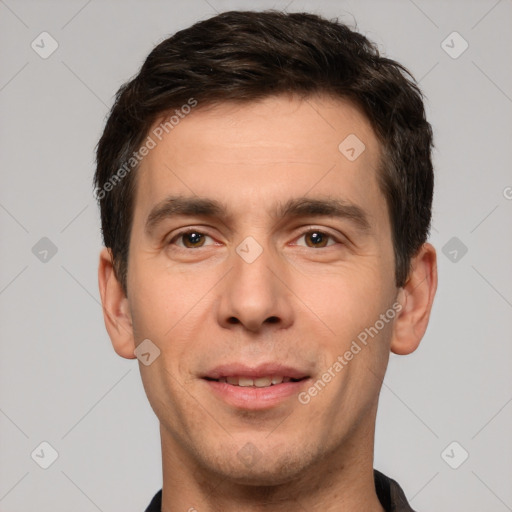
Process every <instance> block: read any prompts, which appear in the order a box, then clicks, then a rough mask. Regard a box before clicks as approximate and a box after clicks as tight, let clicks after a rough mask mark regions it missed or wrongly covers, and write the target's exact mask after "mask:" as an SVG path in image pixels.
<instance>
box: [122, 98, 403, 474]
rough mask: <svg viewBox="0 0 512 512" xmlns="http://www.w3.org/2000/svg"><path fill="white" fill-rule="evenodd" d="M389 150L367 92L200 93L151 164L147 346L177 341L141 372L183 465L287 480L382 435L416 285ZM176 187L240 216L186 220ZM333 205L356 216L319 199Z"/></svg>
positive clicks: (138, 209) (140, 218)
mask: <svg viewBox="0 0 512 512" xmlns="http://www.w3.org/2000/svg"><path fill="white" fill-rule="evenodd" d="M155 126H156V125H155ZM150 133H151V132H150ZM351 134H352V135H351ZM354 135H355V136H356V137H357V139H359V140H360V141H361V142H362V143H364V146H365V149H364V151H362V153H361V154H360V155H359V156H357V155H358V153H359V152H360V151H361V149H362V146H355V143H354V141H356V142H357V139H355V138H354ZM348 136H351V138H349V139H348V142H346V143H345V145H343V144H342V149H341V150H340V149H339V145H340V143H342V141H344V140H345V139H346V138H347V137H348ZM153 138H154V137H153ZM155 140H156V139H155ZM156 141H157V140H156ZM351 148H354V151H352V150H351ZM354 156H356V157H357V158H355V159H354ZM379 161H380V149H379V144H378V142H377V139H376V137H375V134H374V133H373V131H372V129H371V126H370V124H369V122H368V121H367V120H366V119H365V118H364V117H363V116H362V114H361V113H360V111H359V110H358V109H356V108H355V107H354V106H352V105H351V104H350V103H348V102H345V101H339V100H334V99H330V98H327V97H318V98H310V99H308V100H307V101H300V100H298V99H293V100H292V99H289V98H286V97H281V96H279V97H271V98H268V99H265V100H264V101H261V102H254V103H247V104H242V105H234V104H223V105H221V106H217V107H215V108H207V109H201V105H200V104H199V105H198V107H197V108H196V109H195V110H194V111H193V112H192V113H191V114H190V115H189V116H188V117H186V118H185V119H183V120H181V122H180V123H179V124H178V125H177V126H176V127H175V128H174V129H173V130H172V131H170V132H169V134H167V135H165V136H164V137H163V138H162V140H161V141H157V146H156V147H155V148H154V149H152V150H151V151H150V152H149V154H148V155H147V156H146V157H145V159H144V160H143V162H142V164H141V167H140V170H139V171H138V176H137V190H136V197H135V208H134V219H133V227H132V233H131V242H130V249H129V262H128V303H129V309H130V313H131V319H132V323H133V330H134V338H135V343H136V344H137V345H138V344H139V343H141V342H142V341H143V340H144V339H149V340H151V341H152V343H154V344H155V345H156V346H157V347H158V348H159V350H160V351H161V354H160V357H158V358H157V359H156V360H155V361H154V362H153V363H152V364H151V365H149V366H144V365H141V374H142V379H143V382H144V386H145V389H146V393H147V395H148V398H149V400H150V402H151V405H152V407H153V409H154V410H155V412H156V414H157V416H158V418H159V420H160V422H161V427H162V428H161V432H162V442H163V444H164V446H165V447H166V448H167V449H169V450H171V451H172V452H173V453H175V454H176V457H178V458H179V459H180V460H181V463H183V464H189V465H190V466H191V467H194V466H195V467H201V468H203V469H209V470H213V471H215V472H216V473H217V474H221V475H225V476H227V477H229V478H232V479H235V480H238V481H240V482H243V481H247V482H252V483H258V482H259V483H273V484H275V483H278V482H280V481H282V482H285V481H287V480H289V479H290V478H293V477H294V476H295V475H298V474H300V473H301V472H303V471H304V470H305V469H306V468H308V467H311V465H312V464H314V463H317V462H318V463H320V461H321V460H328V459H329V458H325V456H326V455H328V454H330V455H332V454H334V453H336V452H337V453H341V452H344V453H354V450H355V449H356V448H354V447H355V446H358V443H359V444H360V443H361V442H368V443H370V442H373V437H372V436H373V423H374V420H375V414H376V407H377V400H378V394H379V390H380V385H381V379H382V376H383V374H384V372H385V368H386V365H387V361H388V355H389V348H390V342H391V335H392V331H393V321H392V320H391V321H390V320H389V318H390V314H389V311H390V309H391V310H392V305H393V304H394V303H395V301H396V298H397V291H398V290H397V288H396V287H395V275H394V257H393V246H392V241H391V228H390V222H389V217H388V210H387V206H386V201H385V198H384V196H383V194H382V192H381V190H380V189H379V186H378V183H377V173H378V167H379ZM171 196H173V197H177V196H179V197H180V198H182V199H190V200H198V199H207V200H211V201H215V202H218V203H219V204H220V205H222V206H223V207H225V209H226V211H225V212H221V211H217V212H214V213H213V214H206V213H201V212H200V211H199V210H197V212H196V213H194V212H190V211H189V212H188V213H186V212H184V210H181V212H182V213H179V214H176V210H174V211H175V214H174V215H169V214H170V213H171V210H172V208H170V207H167V208H166V205H167V206H170V205H169V203H168V200H169V198H170V197H171ZM299 200H302V209H300V208H295V213H294V214H293V215H292V214H290V212H288V213H289V214H287V215H285V216H282V214H283V209H284V208H285V207H286V206H290V205H293V204H294V203H293V202H294V201H299ZM328 200H330V201H333V200H334V201H337V202H338V203H337V204H338V205H341V206H342V208H341V210H340V213H341V215H340V216H337V215H333V214H332V213H331V214H329V215H325V211H324V212H322V211H321V210H319V209H318V208H316V210H314V209H311V208H310V207H311V206H314V204H313V203H307V201H321V202H322V201H323V202H325V201H328ZM174 204H176V203H174ZM295 206H297V205H296V204H295ZM149 219H151V220H150V221H149V222H148V220H149ZM183 230H185V231H190V232H191V233H189V234H188V235H186V234H185V235H183V234H181V235H180V233H181V232H182V231H183ZM386 312H388V316H387V317H386V318H387V319H388V321H387V322H383V321H382V320H381V321H380V322H377V321H378V320H379V318H381V316H380V315H382V314H386ZM376 322H377V324H376ZM376 325H377V326H378V327H380V328H377V329H376V328H375V326H376ZM371 327H372V328H373V330H371V332H372V334H373V336H369V335H368V331H365V329H369V328H371ZM375 331H378V332H377V333H376V334H375ZM362 332H366V333H367V335H366V338H367V340H366V341H367V342H366V344H363V343H362V342H361V341H360V340H361V339H362V338H364V335H363V336H361V333H362ZM358 336H359V338H358ZM354 341H355V342H356V344H357V346H359V350H357V348H355V345H354V344H353V342H354ZM347 351H352V355H353V357H350V356H348V357H346V356H345V354H346V353H347ZM336 361H338V363H339V365H341V369H340V366H339V365H336V364H335V363H336ZM341 361H344V362H343V363H342V362H341ZM329 369H330V372H329ZM326 372H327V373H329V374H330V376H331V378H330V379H329V378H328V377H326V376H325V374H326ZM238 377H241V379H238ZM282 377H285V381H287V380H289V379H290V378H291V377H294V378H295V379H301V380H299V381H298V382H294V381H290V382H283V383H281V384H279V381H280V380H281V378H282ZM272 378H274V382H276V384H275V385H272V386H269V384H270V382H271V379H272ZM249 379H253V380H252V381H251V380H249ZM224 380H225V381H226V382H223V381H224ZM319 380H320V381H321V382H322V383H323V385H322V384H317V386H316V388H315V389H316V393H315V391H309V390H310V389H311V388H312V387H314V385H315V383H317V382H318V381H319ZM237 384H238V385H237ZM254 384H256V385H254ZM259 386H262V387H259ZM366 448H367V447H366ZM331 458H332V457H331Z"/></svg>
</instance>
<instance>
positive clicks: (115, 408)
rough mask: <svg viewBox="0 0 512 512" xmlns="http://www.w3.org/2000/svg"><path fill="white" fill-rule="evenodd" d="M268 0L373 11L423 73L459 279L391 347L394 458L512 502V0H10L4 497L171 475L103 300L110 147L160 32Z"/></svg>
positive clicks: (61, 504) (436, 482)
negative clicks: (109, 117) (99, 176)
mask: <svg viewBox="0 0 512 512" xmlns="http://www.w3.org/2000/svg"><path fill="white" fill-rule="evenodd" d="M254 7H256V8H259V9H263V8H271V7H275V8H278V9H287V10H288V11H290V12H291V11H301V10H307V11H314V12H318V13H320V14H324V15H326V16H328V17H334V16H339V17H340V19H341V20H343V21H345V22H348V23H349V24H351V25H353V24H354V19H355V20H357V26H358V29H359V30H360V31H361V32H362V33H364V34H366V35H367V36H368V37H370V38H371V39H373V40H374V41H376V42H377V43H378V44H379V47H380V48H381V50H382V51H384V52H385V53H386V54H387V55H388V56H390V57H392V58H396V59H398V60H399V61H401V62H402V63H404V64H405V65H406V66H408V67H409V68H410V69H411V71H412V72H413V74H414V75H415V76H416V77H417V78H418V79H419V80H420V82H421V87H422V89H423V91H424V92H425V94H426V96H427V108H428V115H429V119H430V121H431V123H432V125H433V127H434V130H435V140H436V151H435V155H434V158H435V166H436V177H437V182H436V197H435V204H434V222H433V226H434V228H433V231H432V237H431V241H432V243H433V244H434V245H435V246H436V248H437V249H438V251H439V275H440V285H439V290H438V294H437V298H436V301H435V305H434V310H433V316H432V320H431V323H430V326H429V329H428V331H427V334H426V336H425V338H424V340H423V342H422V344H421V345H420V347H419V349H418V350H417V351H416V352H415V353H413V354H411V355H409V356H406V357H403V356H396V355H392V356H391V361H390V365H389V369H388V373H387V376H386V379H385V381H384V385H383V389H382V393H381V401H380V409H379V414H378V421H377V433H376V447H375V467H376V468H378V469H380V470H381V471H383V472H384V473H386V474H388V475H389V476H391V477H394V478H395V479H397V480H398V481H399V483H400V484H401V485H402V487H403V488H404V490H405V492H406V494H407V496H408V498H409V500H410V502H411V505H412V506H413V507H414V508H415V509H417V510H418V511H420V512H421V511H436V512H448V511H450V512H453V511H455V510H456V511H465V512H470V511H479V512H481V511H482V510H485V511H496V512H501V511H506V510H512V486H511V485H510V482H511V481H512V457H511V454H512V436H511V435H510V433H511V426H512V403H511V402H512V372H511V370H510V368H511V360H512V344H511V334H510V333H511V328H512V265H511V264H510V263H511V261H512V236H511V233H512V231H511V227H512V226H511V224H512V222H511V218H512V215H511V214H512V188H510V187H512V172H511V170H510V165H511V161H512V158H511V157H512V150H511V141H512V138H511V135H512V133H511V132H512V121H511V120H512V115H511V114H512V66H511V62H512V61H511V59H510V55H511V50H512V44H511V43H512V2H511V1H510V0H501V1H496V0H488V1H487V0H485V1H484V0H480V1H476V0H473V1H464V2H462V1H449V2H448V1H444V2H441V1H435V2H434V1H426V0H414V1H412V0H399V1H398V0H397V1H380V2H377V1H368V0H366V1H359V2H356V1H318V2H312V1H309V2H308V1H300V0H295V1H293V2H290V1H289V0H287V1H283V2H280V1H277V0H274V1H270V0H269V1H260V2H258V3H256V2H251V3H249V2H242V1H234V0H233V1H227V0H226V1H221V0H208V1H206V0H190V1H187V2H185V1H176V2H171V1H146V2H143V1H140V0H139V1H124V2H121V1H100V0H91V1H85V0H72V1H66V2H64V1H61V2H58V1H23V0H5V1H1V0H0V44H1V48H2V53H1V71H0V120H1V121H0V130H1V137H0V141H1V142H0V144H1V148H0V149H1V167H0V172H1V173H2V187H1V189H0V228H1V242H2V243H1V250H0V318H1V322H2V323H1V325H2V329H1V333H2V347H1V355H2V357H1V358H0V443H1V444H0V449H1V457H0V510H1V511H2V512H22V511H23V512H27V511H35V510H37V511H38V512H49V511H52V512H56V511H69V510H73V511H74V512H81V511H84V512H86V511H87V512H93V511H97V510H100V511H104V512H107V511H120V510H123V511H134V512H136V511H142V510H144V508H145V507H146V505H147V504H148V502H149V500H150V498H151V497H152V496H153V494H154V492H155V491H156V490H157V489H159V488H160V486H161V468H160V464H161V459H160V445H159V432H158V423H157V420H156V418H155V416H154V415H153V412H152V410H151V408H150V406H149V405H148V403H147V400H146V397H145V395H144V391H143V388H142V384H141V381H140V377H139V372H138V362H137V360H136V359H135V360H131V361H127V360H123V359H121V358H119V357H118V356H117V355H116V354H115V353H114V351H113V349H112V347H111V345H110V340H109V339H108V337H107V334H106V331H105V329H104V325H103V318H102V310H101V307H100V305H99V294H98V290H97V277H96V272H97V261H98V253H99V250H100V247H101V239H100V231H99V216H98V211H97V207H96V204H95V201H94V199H93V197H92V185H91V179H92V174H93V170H94V160H93V150H94V146H95V144H96V142H97V140H98V138H99V136H100V134H101V130H102V127H103V124H104V121H105V116H106V114H107V111H108V108H109V107H110V105H111V104H112V100H113V95H114V93H115V92H116V91H117V89H118V87H119V86H120V85H121V84H122V83H123V82H124V81H125V80H127V79H129V78H130V77H131V76H133V75H134V74H135V73H136V72H137V71H138V68H139V66H140V65H141V64H142V62H143V60H144V58H145V57H146V55H147V54H148V52H149V51H150V50H151V48H152V47H153V46H154V45H155V44H156V43H157V42H159V41H160V40H162V39H163V38H165V37H166V36H168V35H170V34H172V33H173V32H175V31H176V30H178V29H180V28H184V27H186V26H188V25H190V24H191V23H193V22H194V21H197V20H199V19H204V18H206V17H209V16H211V15H213V14H215V12H216V11H218V12H220V11H224V10H230V9H237V8H240V9H246V8H254ZM43 31H46V32H48V33H49V34H51V36H52V37H53V38H54V39H55V40H56V41H57V43H58V48H57V50H56V51H55V52H54V53H53V54H52V55H51V56H49V57H48V58H47V59H43V58H41V57H40V55H39V54H38V53H36V51H34V50H33V49H32V47H31V43H32V41H34V40H35V42H36V43H38V44H39V45H40V46H43V44H44V47H45V49H46V50H48V48H50V42H49V40H48V39H45V42H44V43H41V42H40V41H41V37H39V34H40V33H41V32H43ZM454 31H457V32H458V33H459V34H460V36H461V37H462V38H463V39H464V40H465V41H467V43H468V44H469V47H468V48H467V50H466V51H465V52H464V53H462V54H461V55H457V54H458V53H459V52H460V51H461V50H462V49H463V47H464V41H463V40H462V39H460V38H459V36H456V35H455V36H451V37H448V36H449V35H450V34H452V32H454ZM45 37H46V36H45ZM447 37H448V39H447ZM443 41H445V43H443ZM447 52H448V53H447ZM450 52H451V54H452V55H449V53H450ZM454 55H457V58H453V57H454ZM507 187H509V188H507ZM43 237H47V238H48V239H49V240H51V242H52V244H54V246H55V247H56V249H57V252H56V253H55V254H52V251H51V247H50V246H49V245H48V244H49V243H48V241H47V240H43V241H40V239H41V238H43ZM453 237H456V239H455V240H452V241H451V242H450V240H451V239H452V238H453ZM38 243H39V245H36V244H38ZM446 244H448V245H446ZM462 244H464V246H465V247H467V253H466V254H463V247H464V246H463V245H462ZM34 246H35V249H33V248H34ZM443 247H445V249H444V252H443ZM45 250H48V251H49V252H48V253H45V252H44V251H45ZM454 251H456V252H454ZM445 253H446V254H445ZM43 441H46V442H48V443H50V445H51V446H52V447H53V448H54V449H55V450H56V451H57V452H58V458H57V460H56V461H55V462H54V463H53V464H52V465H51V466H50V467H48V469H42V468H41V467H40V465H41V464H43V465H44V464H45V463H48V462H51V450H50V449H48V448H47V447H46V448H45V446H43V447H40V443H41V442H43ZM453 441H456V442H457V443H458V444H456V445H451V446H449V445H450V444H451V443H452V442H453ZM447 447H448V449H447ZM34 450H35V452H34ZM41 450H42V451H41ZM463 450H465V451H467V452H468V453H469V457H468V458H467V460H465V461H464V462H463V463H461V462H462V461H463V459H464V451H463ZM32 453H34V454H35V455H34V456H33V458H32V457H31V454H32ZM449 464H451V465H452V466H458V468H457V469H453V468H452V467H451V466H450V465H449Z"/></svg>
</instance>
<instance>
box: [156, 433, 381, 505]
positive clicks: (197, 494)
mask: <svg viewBox="0 0 512 512" xmlns="http://www.w3.org/2000/svg"><path fill="white" fill-rule="evenodd" d="M374 425H375V424H374V423H372V424H371V427H370V428H361V427H359V428H357V429H354V431H355V433H354V435H353V436H351V438H350V439H348V440H346V442H344V443H343V446H341V447H338V448H337V449H336V450H335V451H332V452H331V453H325V454H323V456H321V457H319V459H318V460H317V461H316V462H314V463H313V464H312V465H309V466H308V467H307V468H306V469H305V470H304V471H302V472H301V473H299V474H297V475H295V476H294V477H293V478H292V479H290V480H289V481H286V482H284V483H283V482H280V483H278V484H276V485H250V484H246V483H240V482H234V481H233V480H232V479H230V478H229V477H226V476H224V475H222V474H219V473H216V472H215V471H213V470H212V469H211V468H206V467H204V466H199V465H198V464H197V463H196V462H195V459H194V458H193V456H192V454H191V453H189V452H188V451H186V449H184V447H183V445H180V443H178V442H177V441H176V439H174V437H173V436H172V435H171V434H170V433H169V432H168V431H166V429H164V428H162V427H161V437H162V464H163V490H162V512H178V511H188V512H238V511H240V510H244V512H288V511H289V510H308V511H320V510H321V511H322V512H340V511H343V512H359V511H361V510H365V511H367V512H385V511H384V508H383V507H382V505H381V504H380V502H379V499H378V497H377V494H376V490H375V484H374V478H373V443H374V430H375V427H374Z"/></svg>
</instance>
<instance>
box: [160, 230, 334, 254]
mask: <svg viewBox="0 0 512 512" xmlns="http://www.w3.org/2000/svg"><path fill="white" fill-rule="evenodd" d="M190 233H197V234H199V235H203V236H208V237H210V238H212V237H211V236H210V235H208V234H206V233H203V232H202V231H200V230H198V229H194V228H187V229H184V230H182V231H179V232H178V233H176V234H175V235H174V236H173V237H172V239H171V240H169V243H168V245H173V244H174V242H175V241H176V240H179V239H180V238H182V237H184V236H185V235H189V234H190ZM310 233H319V234H321V235H322V236H326V237H328V238H329V239H330V240H333V241H334V242H337V243H343V242H341V241H340V240H339V239H338V238H336V237H335V236H334V235H331V234H330V233H328V232H326V231H323V230H322V229H317V228H308V229H307V230H306V231H303V232H302V233H301V235H300V236H299V237H298V238H302V237H303V236H306V235H308V234H310ZM332 245H333V244H331V245H327V246H326V247H319V248H318V249H327V247H332ZM177 247H178V248H179V249H184V250H193V249H194V248H193V247H180V246H177ZM203 247H204V246H201V247H196V248H195V249H202V248H203ZM301 247H304V246H301ZM305 247H306V249H315V248H314V247H307V246H305ZM318 249H315V250H318Z"/></svg>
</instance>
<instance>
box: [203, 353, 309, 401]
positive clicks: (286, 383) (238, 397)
mask: <svg viewBox="0 0 512 512" xmlns="http://www.w3.org/2000/svg"><path fill="white" fill-rule="evenodd" d="M310 378H311V376H310V375H309V374H308V373H306V372H305V371H302V370H299V369H297V368H293V367H290V366H283V365H281V364H277V363H266V364H261V365H259V366H257V367H251V366H248V365H244V364H238V363H235V364H226V365H222V366H218V367H216V368H215V369H213V370H211V371H209V372H208V373H207V374H206V375H203V376H201V379H202V380H203V381H204V382H205V383H206V384H207V385H208V389H209V390H210V392H212V393H213V394H214V395H215V396H216V397H217V398H218V399H220V400H222V401H223V402H225V403H227V404H229V405H230V406H233V407H235V408H236V409H244V410H253V411H255V410H264V409H270V408H273V407H276V406H278V405H280V404H282V403H283V402H285V401H286V400H288V399H290V398H291V397H292V396H294V395H296V394H297V393H299V392H300V391H301V390H302V389H303V387H304V386H305V382H306V381H308V380H310Z"/></svg>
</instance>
